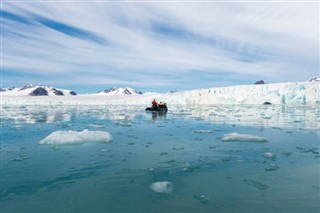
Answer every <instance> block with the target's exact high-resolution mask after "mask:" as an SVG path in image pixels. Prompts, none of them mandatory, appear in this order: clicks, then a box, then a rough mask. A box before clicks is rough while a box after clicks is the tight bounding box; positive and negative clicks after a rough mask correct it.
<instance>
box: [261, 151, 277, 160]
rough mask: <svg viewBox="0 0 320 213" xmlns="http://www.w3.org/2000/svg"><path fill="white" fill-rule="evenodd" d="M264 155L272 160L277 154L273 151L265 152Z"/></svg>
mask: <svg viewBox="0 0 320 213" xmlns="http://www.w3.org/2000/svg"><path fill="white" fill-rule="evenodd" d="M263 157H264V158H267V159H270V160H275V159H276V157H277V156H276V155H275V154H273V153H271V152H265V153H264V154H263Z"/></svg>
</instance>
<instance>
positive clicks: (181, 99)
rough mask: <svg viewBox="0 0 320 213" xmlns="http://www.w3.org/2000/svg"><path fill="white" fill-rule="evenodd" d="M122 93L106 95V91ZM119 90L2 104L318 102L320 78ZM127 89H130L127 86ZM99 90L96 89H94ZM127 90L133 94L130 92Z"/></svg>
mask: <svg viewBox="0 0 320 213" xmlns="http://www.w3.org/2000/svg"><path fill="white" fill-rule="evenodd" d="M119 91H120V94H123V95H110V94H119ZM121 91H122V92H123V91H125V90H124V89H123V88H122V90H118V89H116V90H113V91H110V92H109V93H105V92H104V93H105V94H109V95H96V94H95V95H92V94H91V95H90V94H89V95H77V96H68V97H65V98H62V97H59V96H56V97H54V98H52V97H47V96H41V97H39V98H36V99H34V98H32V99H30V98H29V97H28V98H23V97H14V96H13V97H9V96H6V97H2V103H3V104H4V105H5V104H7V105H10V104H14V105H28V104H30V105H34V104H35V102H36V103H37V104H41V105H53V104H65V105H145V106H148V105H151V101H152V100H153V99H154V98H155V99H156V100H157V101H158V102H160V101H162V102H166V103H167V105H168V107H169V110H170V106H172V105H189V106H190V105H191V106H195V105H221V104H229V105H246V104H248V105H250V104H252V105H254V104H257V105H262V104H264V103H267V102H268V103H270V104H272V105H316V104H320V82H319V81H315V82H292V83H276V84H257V85H240V86H230V87H216V88H209V89H199V90H191V91H184V92H175V93H157V94H142V95H125V94H124V93H121ZM129 91H130V90H129ZM98 94H100V93H98ZM102 94H103V93H102ZM131 94H135V93H133V92H131Z"/></svg>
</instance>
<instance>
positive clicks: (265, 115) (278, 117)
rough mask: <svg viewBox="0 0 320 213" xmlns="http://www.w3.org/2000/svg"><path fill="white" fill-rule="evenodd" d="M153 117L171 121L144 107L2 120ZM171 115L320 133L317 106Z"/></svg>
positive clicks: (27, 109) (18, 111)
mask: <svg viewBox="0 0 320 213" xmlns="http://www.w3.org/2000/svg"><path fill="white" fill-rule="evenodd" d="M150 115H151V118H152V121H153V122H155V121H156V120H157V119H163V118H166V117H167V113H161V112H152V113H146V112H145V110H144V106H94V107H93V106H81V107H79V106H77V107H76V106H18V107H17V106H10V107H9V106H5V107H2V113H1V119H2V120H3V121H9V122H11V121H12V122H14V123H19V124H23V123H27V124H28V123H29V124H34V123H55V122H70V121H72V120H73V119H74V118H75V117H85V118H94V119H99V120H111V121H114V122H128V121H134V120H136V119H137V118H138V117H145V118H146V119H149V118H150ZM168 115H170V119H181V118H182V119H194V120H203V121H207V122H210V123H217V124H239V125H250V126H251V125H252V126H261V127H280V128H304V129H309V130H320V125H319V123H320V109H319V108H318V107H317V106H313V107H312V106H299V107H292V106H273V105H271V106H270V105H269V106H266V105H259V106H253V105H248V106H239V105H237V106H230V105H218V106H202V107H188V106H171V107H170V110H169V111H168ZM148 117H149V118H148Z"/></svg>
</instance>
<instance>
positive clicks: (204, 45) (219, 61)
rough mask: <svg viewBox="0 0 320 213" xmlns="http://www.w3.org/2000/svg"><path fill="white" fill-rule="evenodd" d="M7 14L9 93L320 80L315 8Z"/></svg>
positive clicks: (13, 8) (13, 7)
mask: <svg viewBox="0 0 320 213" xmlns="http://www.w3.org/2000/svg"><path fill="white" fill-rule="evenodd" d="M2 5H3V8H2V10H1V17H2V28H3V29H2V39H3V47H2V51H3V58H2V62H3V70H4V72H3V83H4V85H3V86H10V85H12V84H13V83H12V81H15V82H21V83H23V82H25V83H28V82H27V81H29V80H30V78H28V77H27V76H33V78H31V80H32V79H35V80H36V81H37V82H42V81H43V82H47V83H48V84H53V85H62V86H66V87H67V85H68V84H73V85H77V84H79V85H83V87H84V88H85V87H86V85H94V84H96V85H97V88H100V89H103V87H107V86H126V85H130V86H133V87H136V88H137V89H140V90H154V91H157V90H171V89H181V90H182V89H190V88H201V87H213V86H221V85H231V84H237V83H239V84H242V83H253V81H255V80H259V79H265V80H266V81H268V82H278V81H299V80H306V79H308V78H309V77H312V76H315V75H319V3H316V2H314V3H310V2H308V3H304V2H284V3H280V2H279V3H275V2H273V3H272V2H265V3H254V2H250V3H245V2H238V3H236V2H233V3H230V2H229V3H223V2H211V3H209V2H203V3H191V2H188V3H183V2H172V3H169V2H167V3H160V2H157V3H133V2H122V3H121V2H99V3H98V2H96V3H94V2H73V3H72V2H56V3H52V2H42V3H41V2H27V3H23V2H17V3H13V2H11V3H8V2H4V3H2ZM10 73H11V74H10ZM63 78H65V79H68V81H61V79H63ZM9 79H10V80H9ZM84 90H85V89H84Z"/></svg>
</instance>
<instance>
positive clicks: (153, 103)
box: [152, 99, 158, 108]
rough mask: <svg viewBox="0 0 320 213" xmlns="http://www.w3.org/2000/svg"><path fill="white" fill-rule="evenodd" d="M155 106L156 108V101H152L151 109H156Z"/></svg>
mask: <svg viewBox="0 0 320 213" xmlns="http://www.w3.org/2000/svg"><path fill="white" fill-rule="evenodd" d="M157 106H158V103H157V101H156V99H153V101H152V108H156V107H157Z"/></svg>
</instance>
